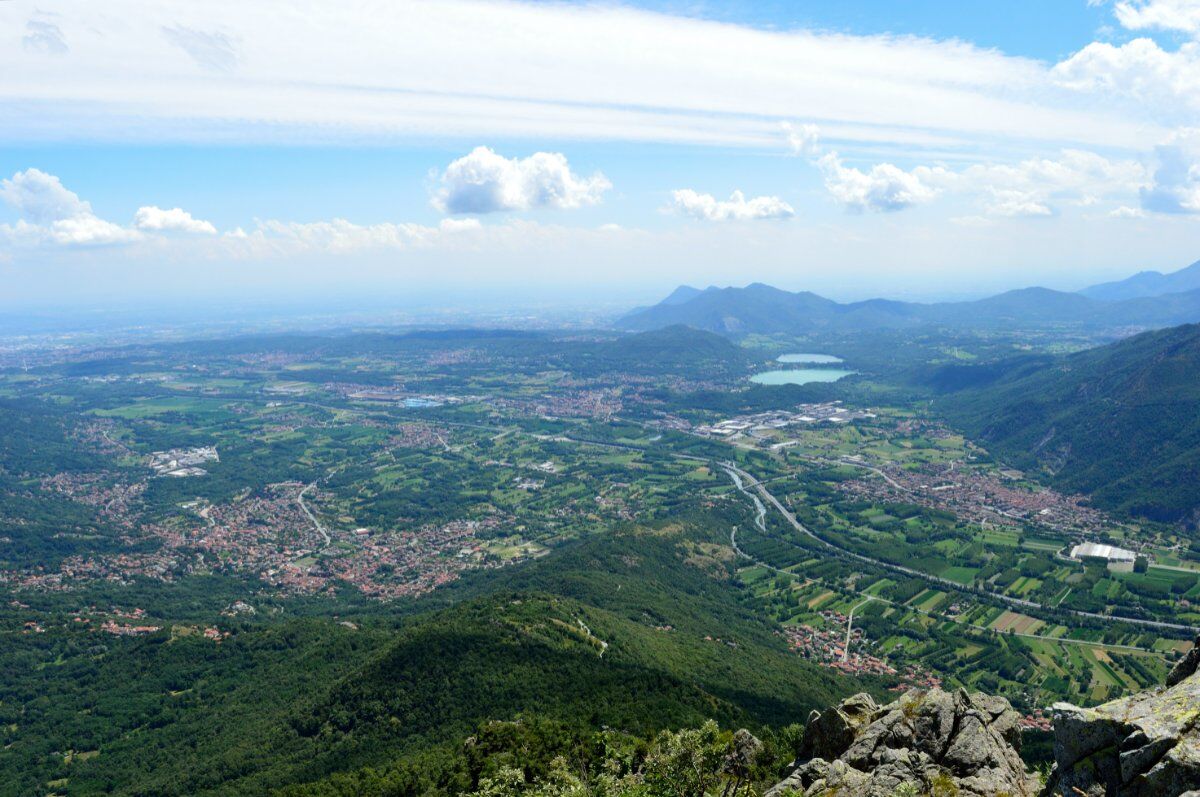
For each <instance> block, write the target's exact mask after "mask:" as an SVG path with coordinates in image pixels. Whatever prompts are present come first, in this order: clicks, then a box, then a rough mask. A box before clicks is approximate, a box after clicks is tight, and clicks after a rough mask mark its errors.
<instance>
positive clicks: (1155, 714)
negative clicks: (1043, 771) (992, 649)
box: [1045, 657, 1200, 797]
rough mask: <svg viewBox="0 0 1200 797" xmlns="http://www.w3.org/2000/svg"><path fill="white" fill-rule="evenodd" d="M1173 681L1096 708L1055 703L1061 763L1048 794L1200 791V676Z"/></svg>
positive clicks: (1154, 796)
mask: <svg viewBox="0 0 1200 797" xmlns="http://www.w3.org/2000/svg"><path fill="white" fill-rule="evenodd" d="M1193 658H1194V657H1193ZM1185 662H1186V659H1185ZM1190 664H1191V669H1192V670H1194V669H1195V662H1194V661H1193V662H1190ZM1178 669H1179V668H1177V670H1178ZM1172 675H1173V676H1175V673H1172ZM1168 683H1173V685H1172V686H1169V687H1167V688H1160V689H1152V690H1149V691H1146V692H1139V693H1138V694H1136V695H1130V696H1129V697H1123V698H1120V699H1118V700H1113V701H1111V702H1109V703H1105V704H1104V705H1102V706H1097V707H1096V708H1091V709H1085V708H1078V707H1076V706H1073V705H1071V704H1070V703H1056V704H1054V709H1053V711H1054V758H1055V765H1054V771H1053V773H1052V774H1051V776H1050V780H1049V782H1048V784H1047V787H1046V791H1045V794H1046V795H1047V796H1049V795H1060V794H1061V795H1069V797H1077V796H1078V795H1087V796H1088V797H1099V796H1100V795H1118V794H1119V795H1122V796H1123V797H1124V796H1126V795H1128V797H1176V795H1182V794H1187V793H1190V792H1192V791H1194V790H1200V727H1198V726H1200V674H1192V673H1191V672H1187V673H1185V674H1183V675H1182V677H1173V678H1172V679H1170V680H1168Z"/></svg>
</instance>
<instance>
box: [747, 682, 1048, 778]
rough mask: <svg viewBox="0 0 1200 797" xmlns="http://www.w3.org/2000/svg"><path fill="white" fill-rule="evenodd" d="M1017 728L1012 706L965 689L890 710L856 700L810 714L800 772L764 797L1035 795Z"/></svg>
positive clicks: (912, 699) (917, 694)
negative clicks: (1026, 768)
mask: <svg viewBox="0 0 1200 797" xmlns="http://www.w3.org/2000/svg"><path fill="white" fill-rule="evenodd" d="M1019 721H1020V715H1019V714H1017V712H1015V711H1013V710H1012V708H1011V707H1010V706H1009V704H1008V701H1007V700H1005V699H1003V698H999V697H988V696H986V695H983V694H979V693H976V694H968V693H967V692H965V691H963V690H959V691H958V692H957V693H954V694H951V693H949V692H943V691H942V690H940V689H933V690H930V691H927V692H926V691H919V690H917V691H912V692H909V693H908V694H906V695H904V696H903V697H901V698H900V699H899V700H896V701H894V702H892V703H889V704H887V705H885V706H879V705H877V704H876V703H875V701H874V700H873V699H872V698H871V697H870V696H869V695H865V694H863V695H855V696H854V697H851V698H848V699H847V700H844V701H843V702H842V703H841V704H840V705H838V706H835V707H834V708H831V709H829V710H827V711H824V712H816V711H814V712H812V714H810V715H809V718H808V724H807V726H806V727H805V732H804V741H803V744H802V746H801V750H800V758H799V759H798V761H797V766H796V769H795V771H793V772H792V774H791V775H790V776H788V778H787V779H786V780H784V781H783V782H781V783H779V784H778V785H776V786H775V787H774V788H772V789H771V790H769V791H768V792H767V797H784V795H788V794H799V795H805V797H815V796H816V795H826V794H836V795H838V797H892V795H895V794H904V793H910V794H932V795H939V796H941V795H945V796H946V797H949V796H950V795H963V797H968V796H969V795H976V796H977V797H1000V795H1007V796H1008V797H1025V796H1027V795H1033V794H1036V792H1037V781H1036V779H1035V778H1033V777H1031V776H1030V775H1029V774H1028V773H1027V772H1026V771H1025V765H1024V763H1023V762H1022V761H1021V756H1020V754H1019V753H1018V750H1019V747H1020V741H1021V735H1020V726H1019Z"/></svg>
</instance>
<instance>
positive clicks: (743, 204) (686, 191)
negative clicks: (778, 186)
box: [671, 188, 796, 221]
mask: <svg viewBox="0 0 1200 797" xmlns="http://www.w3.org/2000/svg"><path fill="white" fill-rule="evenodd" d="M673 198H674V201H673V203H672V205H671V207H672V209H673V210H674V211H675V212H676V213H680V214H682V215H685V216H691V217H692V218H696V219H703V220H705V221H745V220H748V219H786V218H790V217H792V216H794V215H795V213H796V212H795V211H794V210H792V206H791V205H789V204H788V203H786V202H784V201H783V200H782V199H780V198H779V197H777V196H756V197H753V198H751V199H746V196H745V195H744V194H743V193H742V192H741V191H734V192H733V193H732V194H731V195H730V197H729V199H727V200H725V201H721V200H718V199H717V198H716V197H714V196H713V195H712V194H700V193H697V192H696V191H693V190H691V189H690V188H682V189H680V190H678V191H675V192H673Z"/></svg>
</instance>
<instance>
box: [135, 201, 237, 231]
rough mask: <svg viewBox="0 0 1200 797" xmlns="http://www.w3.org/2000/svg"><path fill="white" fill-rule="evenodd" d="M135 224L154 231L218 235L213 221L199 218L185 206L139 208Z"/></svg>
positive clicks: (141, 228)
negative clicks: (185, 208)
mask: <svg viewBox="0 0 1200 797" xmlns="http://www.w3.org/2000/svg"><path fill="white" fill-rule="evenodd" d="M133 226H135V227H137V228H138V229H139V230H150V231H154V232H188V233H200V234H205V235H216V234H217V228H216V227H214V226H213V225H212V222H209V221H205V220H204V219H197V218H195V217H193V216H192V214H191V213H188V212H187V211H186V210H184V209H183V208H170V209H163V208H160V207H155V206H153V205H147V206H144V207H140V208H138V211H137V213H135V214H134V216H133Z"/></svg>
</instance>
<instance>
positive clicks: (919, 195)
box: [817, 152, 946, 211]
mask: <svg viewBox="0 0 1200 797" xmlns="http://www.w3.org/2000/svg"><path fill="white" fill-rule="evenodd" d="M817 165H818V167H820V169H821V172H822V173H823V174H824V176H825V187H826V188H827V189H828V190H829V193H830V194H832V195H833V198H834V199H836V200H837V201H838V202H839V203H841V204H842V205H845V206H846V207H847V208H850V209H851V210H858V211H861V210H873V211H894V210H903V209H904V208H907V207H911V206H913V205H919V204H921V203H923V202H928V201H930V200H931V199H933V198H934V197H935V196H937V194H938V188H937V187H936V185H935V183H936V181H939V180H942V179H944V175H945V174H946V171H945V170H944V169H942V168H940V167H935V168H929V167H926V166H918V167H917V168H915V169H913V170H912V171H909V172H906V171H904V170H903V169H901V168H900V167H898V166H894V165H893V164H890V163H879V164H876V165H874V166H872V167H871V168H870V170H869V171H866V172H864V171H860V170H859V169H855V168H853V167H850V166H846V165H844V164H843V163H842V159H841V158H840V157H839V156H838V154H837V153H836V152H830V153H829V154H828V155H824V156H822V157H821V159H820V160H818V161H817Z"/></svg>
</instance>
